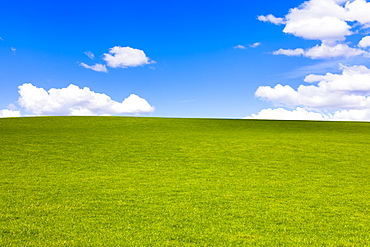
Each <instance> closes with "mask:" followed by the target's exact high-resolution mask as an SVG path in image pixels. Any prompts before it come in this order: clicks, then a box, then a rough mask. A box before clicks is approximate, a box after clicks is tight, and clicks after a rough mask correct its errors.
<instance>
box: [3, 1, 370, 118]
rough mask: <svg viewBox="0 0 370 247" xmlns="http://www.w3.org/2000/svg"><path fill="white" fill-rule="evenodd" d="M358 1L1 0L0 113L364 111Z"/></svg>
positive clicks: (366, 85) (365, 22)
mask: <svg viewBox="0 0 370 247" xmlns="http://www.w3.org/2000/svg"><path fill="white" fill-rule="evenodd" d="M369 13H370V2H368V1H365V0H353V1H343V0H310V1H306V2H304V1H296V0H288V1H282V2H281V1H280V2H279V1H270V0H269V1H264V0H262V1H255V2H252V1H240V0H229V1H199V0H197V1H193V0H190V1H147V0H135V1H113V0H108V1H104V3H103V2H101V1H68V0H67V1H49V2H45V1H22V0H20V1H16V2H15V1H7V0H6V1H2V2H1V3H0V37H1V38H0V68H1V70H0V117H11V116H43V115H55V116H56V115H123V116H128V115H135V116H154V117H205V118H264V119H308V120H362V121H367V120H370V97H369V95H370V69H369V68H370V60H369V58H370V55H369V54H370V53H369V52H370V50H369V48H370V32H369V31H370V14H369Z"/></svg>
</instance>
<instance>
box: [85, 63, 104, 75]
mask: <svg viewBox="0 0 370 247" xmlns="http://www.w3.org/2000/svg"><path fill="white" fill-rule="evenodd" d="M80 66H82V67H84V68H86V69H91V70H94V71H97V72H104V73H108V70H107V67H106V66H105V65H103V64H100V63H96V64H94V65H91V66H90V65H87V64H86V63H80Z"/></svg>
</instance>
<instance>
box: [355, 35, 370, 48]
mask: <svg viewBox="0 0 370 247" xmlns="http://www.w3.org/2000/svg"><path fill="white" fill-rule="evenodd" d="M358 46H359V47H362V48H367V47H369V46H370V36H366V37H363V38H362V39H361V40H360V42H359V43H358Z"/></svg>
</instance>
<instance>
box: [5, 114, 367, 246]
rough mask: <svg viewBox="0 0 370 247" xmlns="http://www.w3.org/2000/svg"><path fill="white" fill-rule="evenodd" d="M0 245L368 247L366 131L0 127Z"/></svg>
mask: <svg viewBox="0 0 370 247" xmlns="http://www.w3.org/2000/svg"><path fill="white" fill-rule="evenodd" d="M0 145H1V146H0V169H1V172H0V246H63V245H65V246H246V245H251V246H370V124H369V123H356V122H305V121H257V120H215V119H163V118H127V117H38V118H14V119H11V118H9V119H0Z"/></svg>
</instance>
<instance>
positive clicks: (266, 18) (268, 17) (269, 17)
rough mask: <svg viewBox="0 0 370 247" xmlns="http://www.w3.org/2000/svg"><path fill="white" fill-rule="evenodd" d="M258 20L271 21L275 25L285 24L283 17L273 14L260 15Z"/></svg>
mask: <svg viewBox="0 0 370 247" xmlns="http://www.w3.org/2000/svg"><path fill="white" fill-rule="evenodd" d="M257 19H258V20H260V21H263V22H271V23H273V24H275V25H280V24H284V19H283V18H277V17H275V16H273V15H271V14H270V15H266V16H265V15H260V16H258V17H257Z"/></svg>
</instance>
